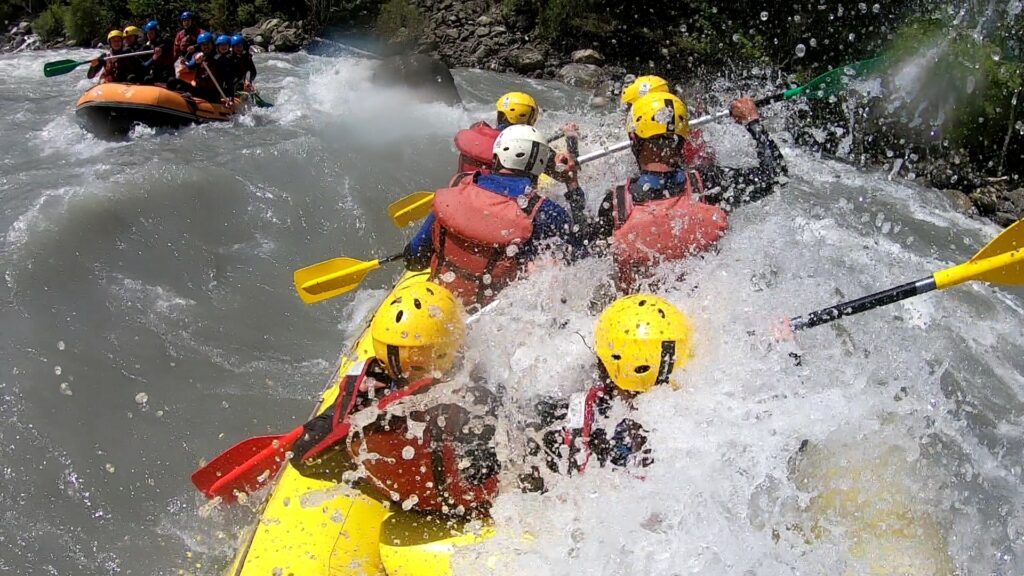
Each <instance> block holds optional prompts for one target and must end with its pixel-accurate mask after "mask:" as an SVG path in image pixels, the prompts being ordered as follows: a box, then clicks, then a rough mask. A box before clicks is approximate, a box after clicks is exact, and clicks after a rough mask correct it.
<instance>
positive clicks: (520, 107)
mask: <svg viewBox="0 0 1024 576" xmlns="http://www.w3.org/2000/svg"><path fill="white" fill-rule="evenodd" d="M497 107H498V114H504V115H505V118H507V119H508V121H509V123H510V124H529V125H530V126H533V125H534V124H535V123H536V122H537V112H538V110H539V109H538V107H537V101H536V100H534V99H533V96H530V95H529V94H527V93H525V92H509V93H508V94H505V95H504V96H502V97H501V98H498V103H497Z"/></svg>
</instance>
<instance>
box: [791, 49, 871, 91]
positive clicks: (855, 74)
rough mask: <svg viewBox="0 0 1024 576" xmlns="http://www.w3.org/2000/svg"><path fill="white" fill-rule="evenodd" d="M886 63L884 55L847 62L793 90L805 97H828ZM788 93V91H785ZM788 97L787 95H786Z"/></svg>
mask: <svg viewBox="0 0 1024 576" xmlns="http://www.w3.org/2000/svg"><path fill="white" fill-rule="evenodd" d="M885 63H886V58H885V57H884V56H879V57H878V58H872V59H870V60H861V61H860V62H854V63H853V64H847V65H846V66H843V67H841V68H836V69H834V70H829V71H828V72H825V73H824V74H822V75H821V76H818V77H817V78H815V79H814V80H811V81H810V82H808V83H807V84H806V85H804V86H801V87H800V88H796V89H794V90H793V92H795V93H794V94H793V96H795V95H796V94H803V95H804V96H806V97H807V98H828V97H830V96H835V95H836V94H838V93H840V92H842V91H843V90H845V89H846V87H847V85H848V84H849V83H850V82H852V81H853V80H857V79H860V78H865V77H867V76H870V75H871V74H874V73H876V72H878V71H880V70H881V69H882V68H883V67H884V66H885ZM787 94H788V93H787ZM787 97H789V96H787Z"/></svg>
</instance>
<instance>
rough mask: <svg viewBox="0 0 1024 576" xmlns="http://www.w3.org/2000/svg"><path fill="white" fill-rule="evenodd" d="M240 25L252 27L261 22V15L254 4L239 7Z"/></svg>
mask: <svg viewBox="0 0 1024 576" xmlns="http://www.w3.org/2000/svg"><path fill="white" fill-rule="evenodd" d="M237 16H238V25H239V26H242V27H245V26H252V25H254V24H256V23H258V22H259V21H260V14H259V12H258V11H257V10H256V6H255V5H254V4H242V5H241V6H239V7H238V14H237Z"/></svg>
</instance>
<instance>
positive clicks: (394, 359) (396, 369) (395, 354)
mask: <svg viewBox="0 0 1024 576" xmlns="http://www.w3.org/2000/svg"><path fill="white" fill-rule="evenodd" d="M388 368H390V370H391V374H392V376H394V378H395V380H404V378H403V377H402V359H401V355H400V353H399V350H398V346H394V345H392V344H388Z"/></svg>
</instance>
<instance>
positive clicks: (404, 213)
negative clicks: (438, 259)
mask: <svg viewBox="0 0 1024 576" xmlns="http://www.w3.org/2000/svg"><path fill="white" fill-rule="evenodd" d="M883 63H884V58H883V57H879V58H872V59H871V60H862V61H860V62H854V63H853V64H850V65H848V66H843V67H842V68H836V69H834V70H829V71H828V72H826V73H824V74H822V75H821V76H818V77H817V78H815V79H814V80H811V81H810V82H808V83H807V84H805V85H803V86H798V87H796V88H791V89H789V90H786V91H784V92H779V93H778V94H772V95H771V96H765V97H764V98H761V99H760V100H757V101H755V104H757V106H758V107H762V106H768V105H770V104H775V103H776V102H782V101H783V100H789V99H790V98H796V97H797V96H804V97H805V98H812V99H814V98H827V97H829V96H833V95H835V94H837V93H839V92H840V91H842V90H843V89H845V88H846V86H847V85H848V84H849V83H850V81H852V80H854V79H857V78H863V77H865V76H868V75H870V74H872V73H874V72H876V71H877V70H878V69H879V68H880V67H881V66H882V64H883ZM730 114H731V112H730V111H729V110H723V111H722V112H718V113H717V114H709V115H707V116H703V117H701V118H698V119H696V120H693V121H691V122H690V127H691V128H698V127H700V126H703V125H705V124H710V123H712V122H716V121H718V120H721V119H723V118H728V117H729V115H730ZM561 136H562V134H561V133H559V134H556V135H555V137H554V138H552V139H550V140H548V142H551V141H553V140H557V139H558V138H560V137H561ZM567 142H568V148H569V152H570V153H571V154H572V155H573V156H575V157H576V162H577V164H580V165H583V164H586V163H588V162H593V161H594V160H598V159H600V158H604V157H605V156H609V155H611V154H615V153H617V152H622V151H623V150H628V149H629V147H630V142H629V140H626V141H623V142H619V143H617V144H612V145H610V146H606V147H604V148H602V149H600V150H595V151H594V152H590V153H589V154H584V155H582V156H580V155H579V141H578V140H577V139H576V138H571V139H569V140H568V141H567ZM433 200H434V195H433V193H432V192H416V193H414V194H410V195H409V196H406V197H405V198H402V199H400V200H397V201H395V202H393V203H392V204H391V205H390V206H388V214H390V215H391V219H392V220H393V221H394V223H395V226H398V227H399V228H405V227H406V226H408V225H409V224H411V223H412V222H415V221H417V220H422V219H423V218H426V217H427V214H430V209H431V206H432V205H433Z"/></svg>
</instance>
